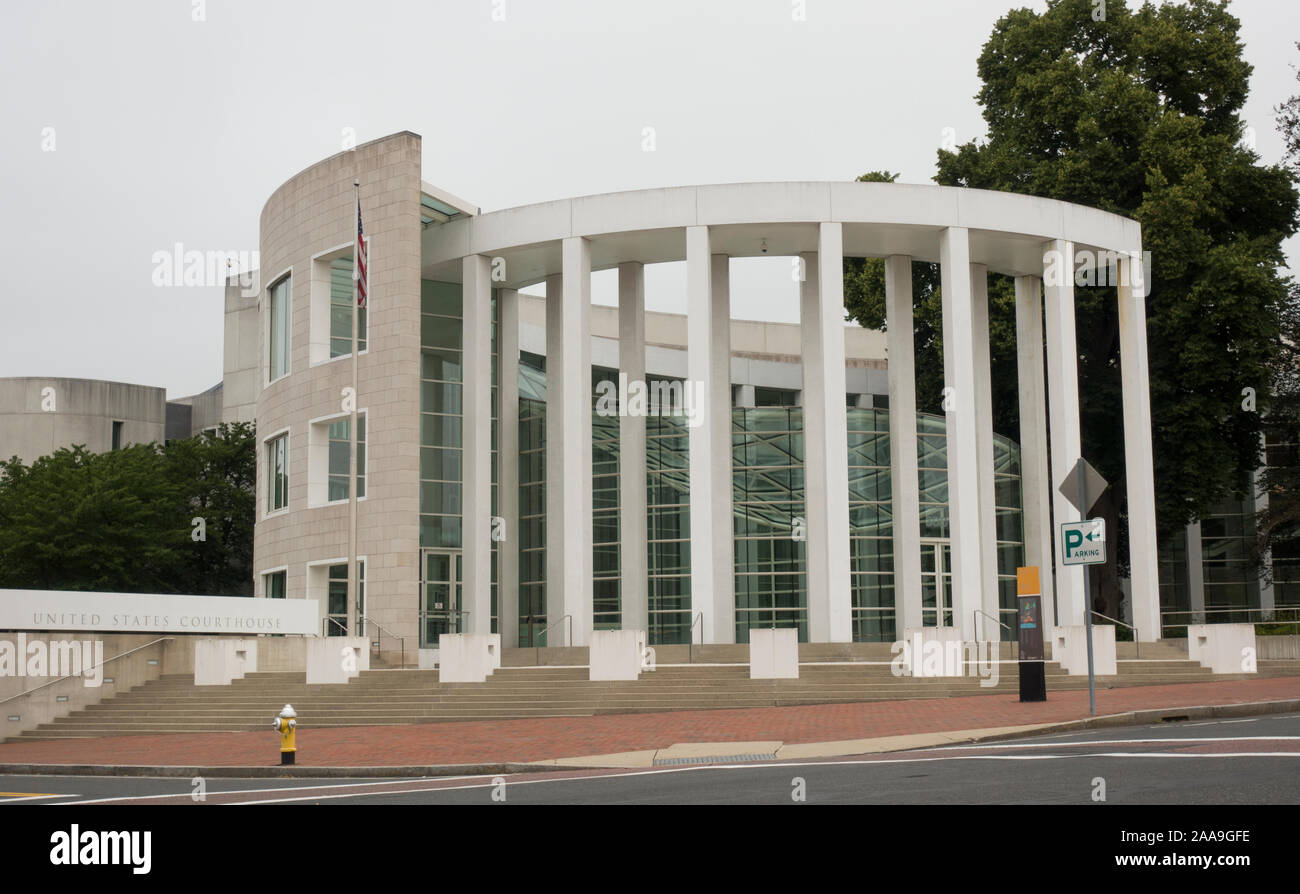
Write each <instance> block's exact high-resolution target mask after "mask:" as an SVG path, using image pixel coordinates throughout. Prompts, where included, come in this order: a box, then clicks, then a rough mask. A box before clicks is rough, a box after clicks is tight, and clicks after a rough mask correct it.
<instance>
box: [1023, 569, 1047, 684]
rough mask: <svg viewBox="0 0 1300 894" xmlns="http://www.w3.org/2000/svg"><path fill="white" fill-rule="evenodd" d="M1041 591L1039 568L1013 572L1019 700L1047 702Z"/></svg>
mask: <svg viewBox="0 0 1300 894" xmlns="http://www.w3.org/2000/svg"><path fill="white" fill-rule="evenodd" d="M1042 593H1043V589H1042V587H1041V586H1040V585H1039V581H1038V566H1037V565H1030V566H1027V567H1023V568H1017V569H1016V603H1017V607H1018V609H1019V611H1018V612H1017V614H1016V617H1017V620H1018V627H1019V639H1020V700H1021V701H1022V702H1045V701H1047V674H1046V669H1045V667H1044V664H1043V658H1044V654H1043V595H1042Z"/></svg>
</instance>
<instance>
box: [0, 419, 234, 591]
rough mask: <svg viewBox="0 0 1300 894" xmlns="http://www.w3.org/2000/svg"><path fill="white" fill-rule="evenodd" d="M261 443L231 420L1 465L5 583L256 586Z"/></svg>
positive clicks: (1, 573) (0, 555)
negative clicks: (186, 434) (161, 441)
mask: <svg viewBox="0 0 1300 894" xmlns="http://www.w3.org/2000/svg"><path fill="white" fill-rule="evenodd" d="M254 450H255V448H254V436H253V426H252V425H251V424H250V423H235V424H233V425H221V426H220V427H219V429H218V431H217V434H216V435H215V436H213V435H208V434H203V435H199V436H196V437H193V438H188V439H185V440H177V441H172V442H170V443H169V444H167V445H166V446H159V445H157V444H137V445H133V446H130V447H126V448H124V449H122V450H114V451H111V452H108V453H99V454H96V453H90V452H88V451H87V450H86V449H85V448H84V447H83V446H74V447H71V448H63V449H60V450H57V451H55V452H54V453H53V454H51V455H49V456H43V457H41V458H39V459H37V460H35V461H34V462H33V463H32V464H31V465H30V466H27V465H24V464H23V463H22V461H21V460H19V459H18V457H13V458H11V459H9V460H8V461H7V462H4V463H0V586H3V587H12V588H31V589H50V590H105V591H112V592H125V593H132V592H137V593H192V594H196V595H241V594H251V593H252V583H253V574H252V551H253V550H252V547H253V520H254V506H255V496H254V470H255V452H254ZM196 518H201V519H203V523H202V527H203V531H202V534H203V539H196V534H195V532H196V530H198V526H197V525H196V523H195V522H194V519H196Z"/></svg>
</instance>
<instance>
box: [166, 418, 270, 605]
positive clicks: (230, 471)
mask: <svg viewBox="0 0 1300 894" xmlns="http://www.w3.org/2000/svg"><path fill="white" fill-rule="evenodd" d="M163 455H164V456H165V457H166V459H167V462H168V466H169V469H170V473H171V475H172V477H173V479H174V480H175V483H176V485H177V486H178V487H180V488H181V489H182V490H183V492H184V493H185V494H186V498H187V503H186V505H187V506H188V507H189V511H190V517H189V519H188V520H187V523H188V524H189V525H190V527H191V534H190V543H189V545H188V546H187V548H186V549H185V550H184V551H183V557H184V559H183V563H182V564H183V566H184V572H183V577H182V584H181V587H180V589H181V590H183V591H184V592H190V593H202V594H208V595H213V596H251V595H252V593H253V523H254V521H255V519H256V513H257V497H256V493H255V486H256V482H255V478H256V474H257V453H256V439H255V436H254V428H253V425H252V423H248V422H237V423H233V424H224V423H223V424H222V425H220V426H218V429H217V433H216V434H215V435H209V434H206V433H204V434H200V435H196V436H195V437H192V438H187V439H184V440H177V441H172V442H170V443H169V444H168V445H167V446H166V447H165V448H163ZM196 518H201V519H203V522H202V532H203V539H201V540H196V539H195V537H197V536H198V534H197V531H198V530H199V527H198V525H196V523H195V522H194V519H196Z"/></svg>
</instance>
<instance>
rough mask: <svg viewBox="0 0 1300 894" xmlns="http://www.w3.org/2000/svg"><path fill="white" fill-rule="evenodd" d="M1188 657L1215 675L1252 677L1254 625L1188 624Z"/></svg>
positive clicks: (1253, 669)
mask: <svg viewBox="0 0 1300 894" xmlns="http://www.w3.org/2000/svg"><path fill="white" fill-rule="evenodd" d="M1187 657H1188V658H1190V659H1192V660H1193V661H1197V662H1200V665H1201V667H1208V668H1209V669H1210V670H1211V671H1212V672H1214V673H1216V674H1247V673H1250V674H1253V673H1255V660H1254V659H1255V658H1256V657H1257V653H1256V652H1255V625H1254V624H1189V625H1187Z"/></svg>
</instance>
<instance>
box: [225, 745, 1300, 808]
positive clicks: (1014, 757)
mask: <svg viewBox="0 0 1300 894" xmlns="http://www.w3.org/2000/svg"><path fill="white" fill-rule="evenodd" d="M1097 757H1119V758H1128V757H1167V758H1228V757H1300V752H1293V751H1282V752H1271V751H1258V752H1235V753H1228V754H1175V753H1164V752H1149V751H1134V752H1124V751H1115V752H1104V753H1101V754H972V755H964V756H962V757H960V758H958V757H948V758H944V757H923V758H887V759H884V760H874V761H864V760H849V761H839V760H836V761H818V762H812V763H803V762H799V763H762V764H760V763H753V764H749V763H746V764H708V765H701V766H693V767H671V768H660V769H654V770H640V771H633V772H626V773H604V774H599V775H593V776H565V777H561V778H558V779H511V778H510V777H505V779H506V787H507V789H509V788H510V787H512V786H516V785H541V784H545V783H561V782H592V781H600V780H604V779H623V778H629V777H635V776H658V775H662V774H666V773H692V772H698V771H700V770H753V769H779V770H784V769H788V768H792V767H801V768H802V767H808V768H815V767H825V766H857V765H864V766H874V765H880V764H917V763H932V762H934V761H943V760H997V761H1042V760H1070V759H1078V758H1097ZM471 778H473V777H471ZM494 778H495V777H494ZM495 786H496V783H495V782H492V781H487V782H476V783H472V784H469V785H447V786H442V785H432V784H426V785H424V786H421V787H414V788H409V789H392V790H389V791H386V792H352V793H344V794H327V795H319V796H315V797H312V796H304V797H296V798H267V799H260V800H255V801H232V802H229V803H230V804H232V805H251V804H276V803H292V802H294V801H320V800H327V799H334V798H351V797H355V798H364V797H368V796H370V795H372V794H373V795H411V794H423V793H431V792H450V791H468V790H472V789H488V788H494V787H495ZM272 791H274V790H269V789H268V790H267V792H266V793H267V794H270V793H271V792H272Z"/></svg>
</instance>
